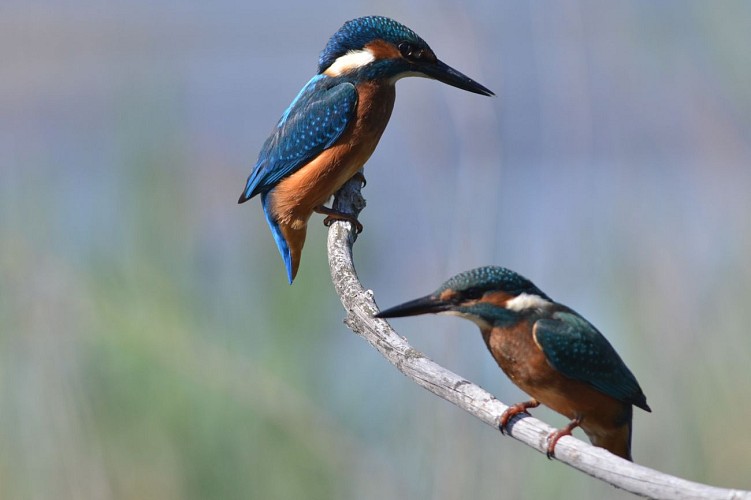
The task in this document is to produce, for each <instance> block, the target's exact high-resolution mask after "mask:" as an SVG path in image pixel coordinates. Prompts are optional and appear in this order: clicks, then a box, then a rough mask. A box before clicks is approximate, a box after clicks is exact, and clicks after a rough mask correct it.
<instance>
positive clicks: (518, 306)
mask: <svg viewBox="0 0 751 500" xmlns="http://www.w3.org/2000/svg"><path fill="white" fill-rule="evenodd" d="M549 305H550V302H549V301H547V300H545V299H543V298H542V297H540V296H539V295H535V294H530V293H522V294H520V295H518V296H516V297H514V298H513V299H511V300H509V301H507V302H506V309H509V310H511V311H516V312H521V311H525V310H527V309H543V308H545V307H546V306H549Z"/></svg>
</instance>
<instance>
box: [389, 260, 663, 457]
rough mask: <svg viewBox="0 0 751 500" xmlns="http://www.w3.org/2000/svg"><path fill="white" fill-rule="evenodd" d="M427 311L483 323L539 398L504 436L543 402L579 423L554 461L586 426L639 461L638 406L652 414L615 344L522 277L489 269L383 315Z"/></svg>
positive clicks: (504, 419) (512, 374) (518, 380)
mask: <svg viewBox="0 0 751 500" xmlns="http://www.w3.org/2000/svg"><path fill="white" fill-rule="evenodd" d="M425 313H438V314H450V315H454V316H460V317H462V318H466V319H468V320H470V321H473V322H474V323H476V324H477V325H478V326H479V327H480V331H481V332H482V338H483V339H484V340H485V344H486V345H487V347H488V349H489V350H490V353H491V354H492V355H493V358H495V360H496V362H497V363H498V365H499V366H500V367H501V369H502V370H503V371H504V373H506V375H508V377H509V378H510V379H511V380H512V382H514V383H515V384H516V385H517V386H518V387H519V388H520V389H522V390H523V391H524V392H526V393H527V394H529V395H530V396H532V399H531V400H530V401H525V402H523V403H518V404H515V405H512V406H511V407H509V408H508V409H507V410H506V411H505V412H504V413H503V414H502V415H501V418H500V421H499V427H500V429H501V432H505V430H506V426H507V424H508V423H509V420H510V419H511V418H512V417H513V416H514V415H517V414H519V413H527V409H528V408H534V407H536V406H539V405H540V403H542V404H544V405H546V406H548V407H549V408H552V409H553V410H555V411H557V412H558V413H561V414H563V415H565V416H566V417H568V418H569V419H570V420H571V421H570V422H569V424H568V425H567V426H566V427H564V428H563V429H560V430H558V431H555V432H553V433H551V434H550V436H549V438H548V448H547V455H548V458H550V457H551V456H553V454H554V451H555V445H556V443H557V442H558V440H559V439H560V438H561V437H563V436H567V435H570V434H571V431H572V430H573V429H575V428H576V427H581V428H582V430H584V432H585V433H586V434H587V436H588V437H589V439H590V441H592V444H593V445H595V446H599V447H601V448H605V449H606V450H608V451H610V452H611V453H613V454H615V455H618V456H620V457H623V458H625V459H627V460H631V429H632V425H631V421H632V413H633V406H638V407H639V408H641V409H643V410H646V411H652V410H651V409H650V408H649V406H648V405H647V398H646V397H645V396H644V393H643V392H642V390H641V387H639V383H638V382H637V381H636V378H635V377H634V375H633V373H631V371H630V370H629V369H628V368H627V367H626V365H625V364H624V363H623V360H621V358H620V356H618V353H616V352H615V349H613V346H611V345H610V343H609V342H608V341H607V339H605V337H603V336H602V334H601V333H600V332H599V331H598V330H597V329H596V328H595V327H594V326H592V325H591V324H590V323H589V322H588V321H587V320H585V319H584V318H582V317H581V316H580V315H579V314H577V313H576V312H574V311H573V310H571V309H569V308H568V307H566V306H564V305H561V304H558V303H556V302H553V301H552V300H551V299H550V298H549V297H548V296H547V295H545V294H544V293H543V292H542V291H540V289H539V288H537V287H536V286H535V285H534V284H533V283H532V282H531V281H529V280H528V279H526V278H524V277H522V276H520V275H518V274H516V273H515V272H513V271H510V270H508V269H506V268H503V267H493V266H488V267H480V268H478V269H474V270H472V271H467V272H464V273H461V274H459V275H457V276H454V277H453V278H451V279H449V280H448V281H446V282H445V283H444V284H443V285H442V286H441V287H440V288H439V289H438V290H436V291H435V292H434V293H432V294H431V295H428V296H426V297H422V298H419V299H416V300H413V301H411V302H407V303H405V304H402V305H399V306H396V307H393V308H391V309H388V310H386V311H382V312H381V313H379V314H377V315H376V317H378V318H396V317H402V316H414V315H417V314H425Z"/></svg>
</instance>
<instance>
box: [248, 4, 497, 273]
mask: <svg viewBox="0 0 751 500" xmlns="http://www.w3.org/2000/svg"><path fill="white" fill-rule="evenodd" d="M405 76H422V77H426V78H434V79H436V80H439V81H441V82H443V83H447V84H449V85H453V86H454V87H458V88H460V89H464V90H468V91H469V92H474V93H476V94H482V95H487V96H491V95H493V92H491V91H490V90H488V89H487V88H485V87H483V86H482V85H480V84H479V83H477V82H475V81H474V80H472V79H471V78H468V77H467V76H465V75H463V74H461V73H459V72H458V71H456V70H455V69H453V68H451V67H450V66H447V65H446V64H444V63H443V62H441V61H440V60H438V59H437V58H436V56H435V54H434V53H433V50H432V49H431V48H430V47H429V46H428V44H427V43H425V41H424V40H423V39H422V38H420V37H419V36H417V34H415V32H414V31H412V30H411V29H409V28H407V27H406V26H403V25H401V24H399V23H398V22H396V21H394V20H392V19H388V18H386V17H379V16H369V17H361V18H358V19H354V20H352V21H348V22H346V23H344V25H343V26H342V27H341V28H340V29H339V31H337V32H336V33H335V34H334V36H332V37H331V39H330V40H329V42H328V44H326V48H324V49H323V52H322V53H321V56H320V58H319V60H318V73H317V74H316V75H315V76H314V77H313V78H312V79H311V80H310V81H309V82H308V83H307V84H306V85H305V86H304V87H303V88H302V90H301V91H300V93H299V94H297V97H295V99H294V100H293V101H292V104H290V106H289V107H288V108H287V110H286V111H285V112H284V114H283V115H282V117H281V119H280V120H279V122H278V123H277V125H276V128H274V130H273V132H272V134H271V136H269V138H268V139H266V142H265V143H264V144H263V147H262V148H261V152H260V154H259V155H258V161H257V162H256V165H255V167H254V168H253V171H252V172H251V173H250V176H249V177H248V181H247V184H246V185H245V189H244V190H243V192H242V195H241V196H240V199H239V201H238V203H243V202H245V201H247V200H249V199H250V198H253V197H254V196H256V195H258V194H260V195H261V204H262V205H263V211H264V212H265V214H266V221H267V222H268V224H269V227H270V228H271V232H272V233H273V234H274V239H275V240H276V244H277V246H278V247H279V252H280V253H281V254H282V258H283V259H284V264H285V266H286V268H287V277H288V279H289V282H290V283H292V280H293V279H294V278H295V275H296V274H297V269H298V266H299V265H300V254H301V252H302V248H303V244H304V243H305V233H306V229H307V224H308V219H309V218H310V216H311V215H312V213H313V212H318V213H322V214H326V215H327V217H326V219H325V220H324V223H325V224H326V225H329V224H330V223H331V222H332V221H333V220H338V219H339V220H342V219H343V220H349V221H350V222H352V223H354V224H355V226H356V228H357V230H358V232H359V231H361V230H362V226H361V225H360V223H359V222H358V221H357V220H356V219H354V218H353V217H351V216H348V215H346V214H342V213H339V212H336V211H334V210H332V209H331V208H327V207H325V206H324V203H325V202H326V201H327V200H328V199H329V198H330V197H331V196H332V195H333V194H334V193H335V192H336V191H337V190H339V188H341V187H342V185H344V183H345V182H346V181H348V180H349V179H350V178H352V177H354V176H355V175H357V174H358V171H359V170H360V168H362V166H363V165H364V164H365V162H366V161H367V160H368V158H370V155H371V154H372V153H373V150H374V149H375V147H376V145H377V144H378V140H379V139H380V138H381V134H382V133H383V130H384V129H385V128H386V124H387V123H388V121H389V117H390V116H391V110H392V109H393V107H394V99H395V97H396V93H395V89H394V84H395V83H396V81H397V80H399V79H400V78H403V77H405ZM363 180H364V179H363Z"/></svg>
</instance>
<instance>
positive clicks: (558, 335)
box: [534, 311, 651, 411]
mask: <svg viewBox="0 0 751 500" xmlns="http://www.w3.org/2000/svg"><path fill="white" fill-rule="evenodd" d="M534 335H535V339H536V340H537V343H538V344H539V346H540V348H541V349H542V351H543V353H545V357H546V358H547V359H548V362H549V363H550V364H551V365H552V366H553V368H555V369H556V370H558V371H559V372H561V373H562V374H563V375H565V376H567V377H569V378H573V379H576V380H581V381H582V382H586V383H587V384H590V385H592V386H593V387H594V388H595V389H597V390H599V391H601V392H603V393H605V394H607V395H608V396H611V397H613V398H615V399H617V400H618V401H623V402H624V403H630V404H633V405H636V406H638V407H639V408H642V409H643V410H646V411H651V410H650V409H649V406H648V405H647V398H646V397H645V396H644V393H642V390H641V388H640V387H639V383H638V382H637V381H636V377H634V374H633V373H631V370H629V369H628V367H627V366H626V364H625V363H624V362H623V360H622V359H621V357H620V356H618V353H617V352H616V351H615V349H613V346H612V345H610V342H608V340H607V339H606V338H605V337H604V336H603V335H602V334H601V333H600V332H599V331H598V330H597V329H596V328H595V327H594V326H592V325H591V324H590V323H589V322H588V321H587V320H585V319H584V318H582V317H581V316H579V315H578V314H575V313H573V312H567V311H559V312H555V313H553V315H552V317H551V318H543V319H539V320H537V322H536V323H535V326H534Z"/></svg>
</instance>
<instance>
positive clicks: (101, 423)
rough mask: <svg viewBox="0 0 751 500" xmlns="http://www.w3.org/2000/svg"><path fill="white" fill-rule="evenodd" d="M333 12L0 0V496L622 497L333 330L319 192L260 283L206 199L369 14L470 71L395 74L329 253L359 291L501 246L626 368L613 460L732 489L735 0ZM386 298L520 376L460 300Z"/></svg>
mask: <svg viewBox="0 0 751 500" xmlns="http://www.w3.org/2000/svg"><path fill="white" fill-rule="evenodd" d="M341 5H342V4H341V3H340V2H333V1H330V0H327V1H323V2H317V3H316V5H312V4H311V3H310V2H300V1H298V2H290V1H284V0H280V1H276V2H247V1H243V2H240V1H236V0H222V1H216V2H196V1H179V2H178V1H169V0H157V1H148V2H147V1H131V2H106V1H88V0H67V1H62V2H38V1H29V0H23V1H21V0H4V1H3V2H2V5H0V68H1V69H2V78H0V162H1V164H0V245H1V250H0V497H2V498H8V499H17V498H18V499H26V498H31V499H37V498H56V499H85V498H96V499H108V498H117V499H143V498H158V499H183V498H187V499H203V498H238V499H239V498H259V499H261V498H264V499H265V498H274V499H299V498H310V499H329V498H340V499H346V498H358V499H360V498H362V499H382V498H433V499H454V498H499V497H500V496H504V497H508V498H521V499H524V498H529V499H540V498H561V497H564V498H603V497H608V498H627V497H628V495H626V494H625V493H623V492H619V491H617V490H614V489H613V488H611V487H609V486H607V485H604V484H601V483H599V482H597V481H595V480H593V479H591V478H589V477H588V476H585V475H582V474H580V473H577V472H575V471H573V470H572V469H569V468H567V467H565V466H563V465H561V464H559V463H556V462H550V461H548V460H546V459H545V458H544V457H543V456H542V455H540V454H537V453H535V452H534V451H532V450H530V449H528V448H526V447H525V446H523V445H521V444H519V443H517V442H515V441H513V440H511V439H508V438H502V437H501V436H499V435H498V433H497V431H494V430H493V429H491V428H489V427H487V426H485V425H484V424H482V423H480V422H479V421H477V420H475V419H474V418H472V417H470V416H468V415H466V414H465V413H463V412H461V411H460V410H458V409H456V408H455V407H453V406H452V405H450V404H448V403H446V402H445V401H443V400H440V399H438V398H436V397H434V396H432V395H431V394H429V393H427V392H425V391H423V390H422V389H420V388H418V387H417V386H416V385H414V384H413V383H411V382H409V381H408V380H407V379H406V378H404V377H403V376H402V375H400V374H399V373H398V372H397V371H396V370H395V369H394V368H393V367H391V366H390V365H388V364H387V362H386V361H385V360H384V359H382V358H381V357H380V356H379V355H378V354H377V353H376V352H375V351H374V350H373V349H371V348H370V347H369V346H368V345H367V344H366V343H365V342H363V341H362V340H361V339H359V338H358V337H356V336H355V335H353V334H352V333H351V332H350V331H348V330H347V329H346V328H345V326H344V325H343V324H342V319H343V317H344V311H343V310H342V308H341V305H340V304H339V302H338V299H337V298H336V296H335V294H334V292H333V288H332V286H331V284H330V280H329V276H328V269H327V265H326V253H325V236H326V230H325V228H324V227H323V225H322V224H321V217H318V216H316V217H315V218H314V219H313V220H312V222H311V228H310V230H309V236H308V242H307V246H306V249H305V253H304V255H303V259H302V265H301V270H300V274H299V275H298V278H297V280H296V282H295V284H294V286H292V287H290V286H289V285H287V283H286V279H285V272H284V267H283V264H282V262H281V259H280V257H279V255H278V253H277V250H276V247H275V245H274V242H273V238H272V237H271V235H270V233H269V231H268V229H267V227H266V222H265V221H264V218H263V216H262V212H261V209H260V206H259V203H258V202H257V201H256V200H253V201H252V202H250V203H248V204H246V205H243V206H237V205H236V200H237V197H238V196H239V194H240V192H241V190H242V188H243V186H244V182H245V179H246V176H247V175H248V173H249V171H250V169H251V167H252V165H253V163H254V161H255V158H256V155H257V153H258V150H259V149H260V146H261V144H262V143H263V141H264V140H265V138H266V136H267V135H268V133H269V132H270V130H271V128H272V127H273V126H274V124H275V123H276V120H277V119H278V117H279V116H280V114H281V112H282V111H283V110H284V109H285V108H286V106H287V105H288V104H289V102H290V101H291V99H292V98H293V97H294V96H295V94H296V93H297V91H298V90H299V88H300V87H301V86H302V85H303V84H304V83H305V82H306V81H307V80H308V79H309V78H310V77H311V76H312V75H313V73H314V72H315V68H316V63H317V59H318V54H319V52H320V50H321V49H322V48H323V46H324V45H325V43H326V41H327V40H328V37H329V36H330V35H331V34H333V33H334V32H335V31H336V30H337V29H338V28H339V26H340V25H341V24H342V23H343V22H344V21H345V20H347V19H351V18H353V17H358V16H361V15H367V14H382V15H388V16H390V17H394V18H395V19H397V20H399V21H401V22H403V23H405V24H406V25H408V26H410V27H412V28H413V29H414V30H415V31H416V32H417V33H419V34H420V35H421V36H422V37H423V38H424V39H425V40H427V41H428V43H429V44H430V45H431V46H432V48H433V49H434V50H435V51H436V53H437V54H438V56H439V57H440V58H441V59H443V60H444V61H446V62H447V63H449V64H451V65H452V66H454V67H456V68H457V69H459V70H460V71H462V72H465V73H466V74H468V75H470V76H471V77H473V78H475V79H476V80H477V81H479V82H481V83H482V84H484V85H486V86H488V87H489V88H491V89H492V90H494V91H495V92H496V93H497V97H495V98H485V97H481V96H477V95H474V94H469V93H466V92H462V91H459V90H457V89H454V88H451V87H447V86H443V85H441V84H438V83H437V82H433V81H428V80H422V79H406V80H402V81H400V82H399V84H398V91H397V94H398V98H397V103H396V107H395V110H394V114H393V117H392V120H391V123H390V125H389V127H388V128H387V130H386V133H385V134H384V136H383V139H382V140H381V143H380V146H379V148H378V149H377V150H376V153H375V154H374V155H373V157H372V158H371V160H370V162H369V163H368V166H367V169H366V175H367V177H368V180H369V183H368V185H367V187H366V189H365V190H364V194H365V196H366V198H367V200H368V202H369V205H368V207H367V209H366V210H365V211H364V212H363V215H362V217H361V220H362V222H363V223H364V225H365V232H364V233H363V234H362V236H361V238H360V239H359V240H358V242H357V245H356V247H355V259H356V264H357V266H358V271H359V274H360V277H361V279H362V281H363V283H364V284H365V286H366V287H369V288H372V289H373V290H374V291H375V292H376V299H377V300H378V302H379V304H380V305H381V306H383V307H386V306H391V305H394V304H396V303H398V302H401V301H404V300H407V299H411V298H414V297H417V296H420V295H423V294H425V293H427V292H429V291H431V290H433V289H434V288H435V287H436V286H437V285H438V284H440V283H441V282H442V281H443V280H444V279H445V278H447V277H449V276H451V275H453V274H455V273H457V272H460V271H463V270H465V269H469V268H471V267H475V266H479V265H484V264H490V263H493V264H498V265H504V266H507V267H510V268H512V269H514V270H516V271H518V272H520V273H522V274H524V275H526V276H528V277H529V278H531V279H532V280H533V281H535V282H536V283H537V284H538V285H539V286H540V287H541V288H542V289H543V290H545V291H546V292H547V293H548V294H549V295H551V296H552V297H553V298H555V299H557V300H559V301H561V302H563V303H565V304H567V305H569V306H571V307H573V308H574V309H576V310H577V311H579V312H580V313H582V314H583V315H584V316H585V317H587V318H588V319H590V320H591V321H592V322H593V323H594V324H595V325H597V326H598V327H599V328H600V329H601V330H602V331H603V333H604V334H605V335H606V336H607V337H608V338H609V339H610V340H611V342H612V343H613V344H614V345H615V346H616V348H617V349H618V350H619V352H620V353H621V355H622V356H623V358H624V359H625V360H626V362H627V363H628V365H629V366H630V367H631V368H632V370H633V371H634V373H635V374H636V375H637V378H638V379H639V381H640V382H641V385H642V386H643V389H644V392H645V393H646V394H647V396H648V399H649V404H650V405H651V406H652V408H653V413H652V414H646V413H644V412H641V411H638V410H637V411H636V412H635V422H634V428H635V435H634V457H635V459H636V461H637V462H640V463H642V464H644V465H647V466H650V467H654V468H657V469H660V470H662V471H665V472H669V473H673V474H677V475H679V476H682V477H686V478H689V479H693V480H696V481H701V482H708V483H711V484H715V485H722V486H728V487H737V488H746V489H749V488H751V477H750V476H749V475H748V470H749V466H750V464H751V430H749V426H748V422H747V421H748V416H749V415H751V380H750V379H749V375H748V367H749V365H751V335H749V331H748V325H749V324H751V307H749V301H751V259H750V258H749V257H750V256H751V120H750V119H749V116H750V113H751V85H749V82H750V81H751V57H749V46H751V31H750V30H749V29H748V27H749V26H750V25H751V4H749V3H748V2H743V1H729V2H722V3H715V2H702V1H663V2H651V1H629V2H615V1H606V2H602V1H595V0H586V1H585V0H565V1H558V2H523V1H497V0H496V1H488V0H480V1H475V2H461V3H459V2H456V3H452V2H446V1H442V2H427V1H424V0H418V1H414V2H349V3H348V6H347V7H342V6H341ZM393 324H394V325H395V326H396V327H397V329H398V330H399V331H400V333H401V334H403V335H405V336H406V337H407V338H408V339H409V340H410V342H411V343H412V344H413V345H414V346H415V347H416V348H418V349H420V350H422V351H424V352H425V353H426V354H427V355H428V356H430V357H431V358H433V359H434V360H436V361H437V362H439V363H441V364H443V365H445V366H446V367H448V368H450V369H452V370H453V371H455V372H457V373H460V374H462V375H463V376H465V377H468V378H469V379H471V380H473V381H475V382H477V383H479V384H480V385H482V386H483V387H485V388H487V389H488V390H490V391H491V392H492V393H494V394H495V395H496V396H497V397H499V398H500V399H501V400H503V401H505V402H507V403H513V402H516V401H519V400H522V399H523V398H524V395H523V394H522V393H521V392H520V391H519V390H518V389H516V388H515V387H514V386H513V385H512V384H511V383H510V382H509V381H508V380H506V379H505V377H504V376H503V375H502V374H501V372H500V370H499V369H498V368H497V366H496V365H495V363H494V361H493V360H492V359H491V357H490V356H489V355H488V354H487V352H486V349H485V347H484V345H483V343H482V340H481V338H480V335H479V333H478V332H477V330H476V328H475V327H474V326H473V325H471V324H469V323H468V322H462V321H461V320H458V319H452V318H448V319H447V318H430V317H424V318H419V319H417V318H415V319H411V320H398V321H394V322H393ZM534 413H535V415H536V416H538V417H541V418H543V419H544V420H546V421H548V422H549V423H551V424H552V425H557V426H560V425H562V424H563V423H564V419H563V417H561V416H559V415H556V414H553V413H551V412H549V411H547V410H544V409H538V410H536V411H535V412H534ZM580 436H581V434H580Z"/></svg>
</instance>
